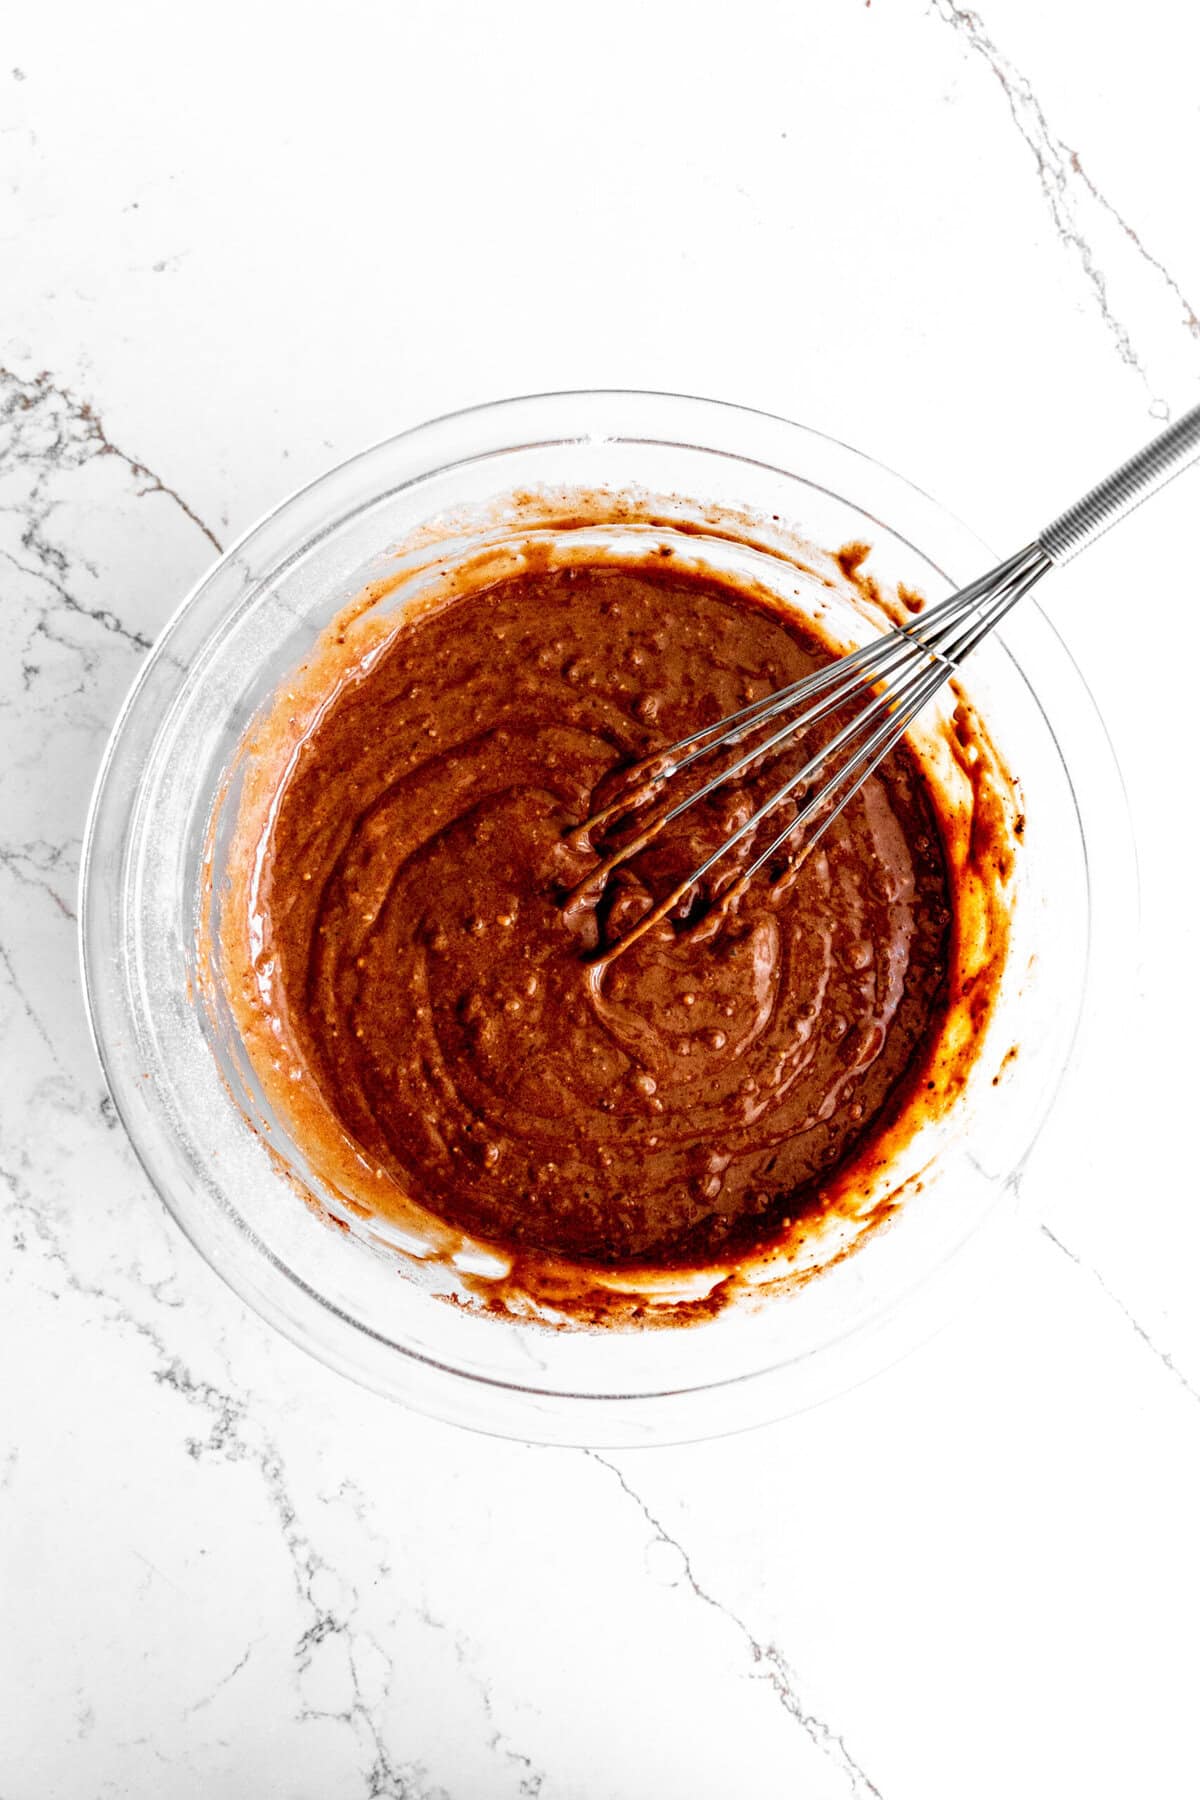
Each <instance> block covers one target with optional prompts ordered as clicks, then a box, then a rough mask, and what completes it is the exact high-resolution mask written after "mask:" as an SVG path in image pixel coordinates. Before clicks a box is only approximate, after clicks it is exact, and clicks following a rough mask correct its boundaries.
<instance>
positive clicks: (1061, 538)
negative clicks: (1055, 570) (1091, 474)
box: [1038, 406, 1200, 563]
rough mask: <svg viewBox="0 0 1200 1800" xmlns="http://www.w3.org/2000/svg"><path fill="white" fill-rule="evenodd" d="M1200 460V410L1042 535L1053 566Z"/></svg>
mask: <svg viewBox="0 0 1200 1800" xmlns="http://www.w3.org/2000/svg"><path fill="white" fill-rule="evenodd" d="M1198 456H1200V406H1193V407H1192V409H1191V411H1190V412H1185V413H1184V414H1183V416H1182V418H1179V419H1176V421H1175V423H1174V424H1173V425H1168V426H1167V429H1166V430H1165V431H1163V432H1160V433H1159V435H1158V436H1157V437H1156V438H1152V439H1151V440H1150V442H1149V443H1148V444H1147V445H1146V446H1145V448H1144V449H1142V450H1139V451H1138V453H1137V455H1136V456H1131V457H1130V458H1129V461H1128V462H1124V463H1122V464H1121V466H1120V468H1119V469H1114V470H1113V472H1112V474H1111V475H1106V476H1105V478H1104V480H1103V481H1101V482H1100V483H1099V484H1098V485H1097V486H1096V487H1094V488H1092V490H1091V492H1090V493H1087V494H1085V495H1084V496H1083V498H1082V500H1077V501H1076V502H1075V504H1074V506H1068V508H1067V510H1066V512H1065V513H1061V514H1060V515H1059V517H1058V518H1057V519H1055V521H1054V523H1053V524H1052V525H1047V527H1046V529H1045V530H1044V531H1043V532H1040V533H1039V535H1038V543H1039V544H1040V545H1041V546H1042V549H1043V550H1044V551H1045V552H1046V555H1047V556H1048V557H1049V558H1050V560H1051V562H1055V563H1065V562H1068V561H1069V560H1070V558H1071V557H1072V556H1075V555H1077V554H1078V553H1079V551H1080V550H1086V549H1087V547H1088V545H1089V544H1092V543H1094V542H1095V540H1096V539H1097V538H1098V537H1099V536H1100V534H1101V533H1102V532H1105V531H1107V530H1108V528H1109V526H1110V525H1115V524H1116V523H1117V520H1118V519H1123V518H1125V516H1126V515H1127V514H1128V513H1131V512H1132V511H1133V509H1134V507H1135V506H1140V505H1141V503H1142V501H1143V500H1145V499H1146V498H1147V497H1148V496H1149V495H1150V494H1152V493H1154V491H1155V490H1156V489H1157V488H1160V487H1163V486H1164V485H1165V484H1166V483H1167V482H1168V481H1170V479H1171V477H1172V476H1173V475H1178V473H1179V471H1180V470H1181V469H1183V468H1186V466H1187V464H1188V463H1190V462H1192V461H1194V460H1195V458H1196V457H1198Z"/></svg>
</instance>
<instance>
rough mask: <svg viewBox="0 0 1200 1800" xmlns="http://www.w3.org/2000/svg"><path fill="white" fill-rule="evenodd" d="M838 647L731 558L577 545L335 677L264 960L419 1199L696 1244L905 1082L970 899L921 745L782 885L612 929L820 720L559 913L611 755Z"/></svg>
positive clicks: (791, 675) (598, 1251)
mask: <svg viewBox="0 0 1200 1800" xmlns="http://www.w3.org/2000/svg"><path fill="white" fill-rule="evenodd" d="M826 660H828V652H827V651H826V650H825V649H824V648H823V647H822V646H821V645H820V644H819V643H818V642H817V641H816V640H815V639H814V638H812V637H810V636H809V635H808V633H807V632H806V630H805V628H804V627H803V626H802V625H801V624H800V623H798V622H797V621H795V620H794V619H791V618H790V617H788V616H786V615H784V614H782V613H780V612H779V611H777V610H775V609H773V608H772V607H770V606H769V605H767V604H765V603H764V602H762V601H760V600H758V599H755V598H754V597H752V596H749V595H747V594H744V593H741V592H739V591H737V590H734V589H731V588H728V587H726V586H724V585H722V584H721V583H719V582H717V581H715V580H712V581H709V580H706V579H703V578H700V577H691V576H689V577H684V576H680V575H676V574H674V573H673V572H672V571H671V570H670V568H669V565H667V564H660V565H657V566H650V565H647V566H646V567H634V568H630V569H629V570H614V569H613V568H611V567H596V568H582V569H571V570H560V571H557V572H546V573H529V574H525V575H522V576H518V577H515V578H513V579H510V580H508V581H505V582H502V583H500V584H498V585H496V586H494V587H492V588H490V589H488V590H486V591H484V592H482V593H476V594H471V595H467V596H465V597H463V598H462V599H460V600H457V601H454V602H451V603H450V604H449V605H447V606H445V607H443V608H442V609H441V610H440V611H437V612H435V613H433V614H431V615H429V616H427V617H425V618H424V619H423V620H420V621H418V622H416V623H414V624H412V625H410V626H408V627H406V628H404V629H402V630H400V631H399V632H398V633H397V634H396V635H395V637H394V639H393V640H392V641H391V642H390V643H389V644H388V645H387V647H386V648H385V649H384V651H383V653H382V654H381V655H380V656H379V657H378V658H377V659H376V660H375V661H374V662H373V664H372V666H371V667H370V668H369V670H368V671H366V672H359V673H358V674H357V675H356V676H355V677H354V678H353V679H350V680H348V681H346V682H345V683H344V684H343V686H342V688H341V690H340V691H339V693H338V694H337V695H336V696H335V697H334V698H333V699H332V700H331V701H330V703H329V704H328V705H327V706H326V707H325V708H324V710H323V712H322V714H321V716H320V717H319V718H318V720H317V722H316V723H315V725H314V726H313V727H312V728H311V729H310V730H309V731H308V732H307V735H306V736H305V737H304V739H303V741H302V743H301V744H300V746H299V749H298V751H297V754H296V756H295V757H294V758H293V761H292V765H291V768H290V771H289V773H288V776H287V778H286V780H285V782H284V783H283V785H282V787H281V789H280V791H279V793H278V795H277V797H276V801H275V804H274V806H273V809H272V816H271V819H270V823H269V826H268V829H267V831H266V833H265V835H264V837H263V839H262V842H261V844H260V846H259V849H258V875H257V877H256V881H255V885H254V914H255V917H254V923H253V930H252V933H251V936H252V939H253V941H254V943H255V945H256V946H257V953H256V962H257V963H258V965H259V966H260V968H268V967H269V969H270V971H271V978H270V981H269V982H260V989H261V992H262V994H263V1005H264V1006H269V1008H270V1009H271V1010H272V1011H273V1012H274V1014H275V1015H276V1017H275V1021H274V1025H273V1028H274V1029H275V1030H276V1031H277V1034H278V1035H279V1036H281V1037H286V1039H287V1040H288V1042H289V1043H290V1045H291V1047H292V1050H293V1053H294V1054H295V1055H297V1056H298V1057H299V1058H300V1059H301V1060H302V1061H303V1063H304V1064H305V1065H306V1066H307V1068H308V1069H309V1070H310V1071H311V1073H312V1075H313V1077H314V1079H315V1081H316V1083H317V1084H318V1086H319V1088H320V1089H321V1091H322V1093H323V1095H324V1098H325V1101H326V1103H327V1104H328V1106H329V1108H330V1111H331V1112H332V1113H333V1114H334V1115H335V1117H336V1118H337V1119H338V1120H339V1121H340V1122H341V1124H342V1126H343V1127H344V1128H345V1130H346V1131H347V1132H348V1133H349V1134H350V1135H351V1137H352V1138H353V1139H354V1140H355V1141H356V1142H357V1143H358V1144H359V1145H360V1146H361V1147H362V1149H363V1150H364V1152H365V1153H366V1156H367V1157H368V1158H369V1160H370V1161H371V1162H372V1163H373V1164H374V1165H376V1166H377V1167H378V1168H379V1169H382V1170H386V1171H387V1172H388V1173H389V1174H390V1175H392V1176H394V1177H395V1179H396V1181H397V1182H398V1183H399V1185H400V1186H401V1188H402V1189H403V1190H404V1192H405V1193H407V1194H408V1195H409V1196H411V1198H412V1199H414V1200H416V1201H418V1202H419V1203H420V1204H421V1205H422V1206H424V1207H426V1208H428V1209H429V1210H430V1211H432V1212H433V1213H435V1214H437V1215H439V1216H440V1217H441V1218H443V1219H445V1220H448V1221H450V1222H451V1223H453V1224H454V1225H456V1226H459V1227H461V1228H462V1229H464V1230H466V1231H469V1232H471V1233H473V1234H477V1235H479V1236H482V1237H484V1238H486V1239H489V1240H491V1241H492V1242H494V1243H497V1244H500V1245H502V1246H505V1247H509V1248H513V1249H517V1250H520V1251H526V1252H528V1251H534V1252H537V1251H541V1252H547V1253H555V1254H558V1255H561V1256H564V1257H568V1258H572V1259H578V1260H583V1261H591V1262H595V1263H599V1264H604V1265H608V1266H614V1265H650V1266H659V1267H673V1266H683V1265H688V1264H692V1263H699V1262H703V1261H705V1260H706V1259H707V1258H709V1257H712V1256H714V1255H723V1254H728V1253H730V1252H733V1253H741V1252H742V1251H743V1250H749V1249H751V1248H754V1247H756V1246H759V1245H761V1244H763V1243H766V1242H768V1241H769V1240H770V1239H771V1238H772V1237H773V1236H774V1235H776V1234H778V1233H779V1231H780V1230H781V1229H782V1228H783V1226H784V1224H785V1223H790V1222H791V1221H792V1220H794V1219H795V1218H797V1217H799V1216H801V1215H802V1214H803V1213H804V1212H805V1211H806V1210H808V1209H812V1208H815V1207H816V1206H818V1205H819V1201H820V1190H821V1184H822V1181H823V1180H824V1179H826V1178H827V1177H828V1176H829V1175H830V1174H831V1173H832V1172H833V1171H834V1170H835V1169H836V1168H837V1167H838V1166H839V1165H840V1164H842V1163H843V1162H844V1161H845V1160H846V1159H847V1157H848V1156H849V1155H850V1154H851V1152H852V1151H854V1150H855V1149H856V1148H857V1147H859V1146H861V1144H862V1142H863V1140H864V1138H865V1137H866V1136H867V1135H869V1134H870V1133H871V1131H872V1129H873V1128H878V1126H879V1125H880V1123H881V1122H882V1121H883V1120H884V1119H886V1118H888V1117H890V1116H891V1115H892V1114H894V1112H895V1110H896V1109H897V1107H898V1106H899V1105H900V1104H902V1102H903V1099H904V1096H905V1094H906V1092H907V1091H908V1090H909V1089H911V1087H912V1086H913V1084H914V1082H915V1081H916V1079H917V1078H918V1076H919V1072H920V1067H921V1063H922V1058H923V1054H924V1050H925V1047H926V1046H927V1044H928V1043H929V1041H930V1040H931V1037H932V1036H933V1035H934V1034H935V1033H936V1029H937V1023H938V1020H939V1017H940V1009H941V1006H942V997H943V989H944V985H945V972H946V959H947V944H948V934H949V930H950V918H951V913H950V906H951V902H950V897H949V886H948V881H947V875H946V870H945V866H944V859H943V853H942V848H941V840H940V837H939V832H938V828H937V824H936V820H935V815H934V811H933V808H932V806H931V803H930V800H929V798H928V795H927V793H926V790H925V787H924V783H923V781H922V778H921V777H920V775H919V773H918V771H917V768H916V764H915V762H914V761H913V760H912V759H911V758H910V756H909V755H908V753H907V752H902V753H898V754H896V755H894V756H893V757H892V758H891V759H890V760H889V762H888V763H887V764H886V765H885V766H884V768H883V770H882V771H881V772H880V774H879V775H878V776H876V777H874V778H872V780H871V781H870V782H869V783H868V784H867V786H866V787H865V789H864V790H863V792H862V793H861V795H860V796H859V797H858V798H857V799H856V800H855V801H854V802H853V803H852V805H851V806H850V807H849V809H848V810H847V812H846V813H845V814H844V815H843V816H842V817H841V818H840V819H839V820H837V821H836V823H835V824H834V825H833V827H832V828H831V829H830V831H829V832H828V834H827V835H826V837H825V838H824V839H823V841H822V843H821V845H820V846H819V847H818V849H817V850H816V851H815V852H814V853H813V855H812V856H811V857H810V858H809V859H808V860H807V861H806V862H805V863H804V865H803V866H802V869H801V871H800V873H799V876H798V877H797V879H796V880H795V881H794V883H792V885H790V886H787V885H786V884H780V885H779V886H778V887H773V886H772V883H771V881H770V879H769V878H764V877H759V878H758V879H756V881H755V883H754V884H753V885H752V887H751V888H750V890H749V892H748V893H747V895H746V896H745V898H744V899H743V900H742V902H741V903H740V905H739V906H738V908H737V909H736V911H735V912H734V914H733V915H732V916H731V917H730V918H729V919H728V920H727V921H726V922H725V923H724V924H723V925H722V926H721V929H720V930H719V932H718V933H717V934H716V936H715V937H714V938H713V940H712V941H711V942H706V943H701V942H698V941H696V939H695V938H694V937H689V936H688V935H687V923H688V922H687V921H686V920H671V921H665V922H664V923H663V924H662V925H660V926H658V927H656V928H655V930H654V931H653V932H652V933H651V934H649V935H647V936H646V937H645V938H643V939H641V940H640V941H639V942H638V943H637V944H636V945H634V946H633V947H632V948H631V949H630V950H629V951H628V952H626V953H625V954H623V955H622V956H621V957H619V958H617V959H616V960H615V961H614V962H612V963H611V964H607V965H604V966H601V967H597V966H596V964H595V963H594V961H591V960H589V959H590V958H591V957H592V956H594V953H595V950H596V949H597V948H601V949H602V948H603V946H604V945H605V944H606V943H609V942H611V941H612V940H613V938H614V937H615V936H616V935H618V934H619V933H620V932H621V930H622V929H623V928H625V927H626V926H627V925H628V923H629V922H630V921H631V920H633V919H636V918H637V917H639V916H641V914H642V913H644V912H645V911H646V910H647V909H648V908H649V906H650V904H651V903H652V901H653V900H654V899H656V898H658V897H660V896H661V895H663V894H664V893H666V892H668V891H669V890H670V887H671V886H672V885H674V883H675V882H676V881H677V880H678V879H679V877H680V876H681V875H682V874H684V873H685V872H687V870H688V869H690V868H691V867H693V866H695V864H696V863H697V862H698V861H699V860H700V859H701V857H702V856H703V855H704V854H705V853H706V852H707V850H708V849H710V848H712V847H713V846H715V844H716V843H717V842H718V841H719V838H720V837H721V836H723V835H725V833H726V831H727V830H728V828H729V826H730V825H731V824H732V823H734V822H736V821H738V820H740V819H743V818H745V817H746V816H747V815H748V812H749V810H750V808H751V806H752V805H753V804H754V803H755V801H756V799H757V798H758V797H761V796H765V794H766V793H768V792H769V791H771V790H772V789H773V788H774V787H776V786H777V785H778V782H779V780H780V779H781V777H782V776H784V775H786V774H787V773H788V772H789V770H790V769H791V768H794V767H795V766H796V761H795V756H796V755H798V752H797V753H793V757H792V759H791V760H789V759H787V758H785V759H784V760H783V761H780V762H775V763H774V764H772V766H771V767H770V768H769V769H766V770H762V771H758V772H756V773H754V774H753V776H752V778H751V779H750V780H749V782H748V783H743V784H739V785H731V786H729V787H727V788H724V789H722V790H721V792H720V793H719V794H718V795H717V796H715V797H714V799H713V800H712V801H710V802H708V803H706V804H705V805H704V806H703V807H702V808H698V809H697V810H696V812H695V814H693V815H689V817H688V818H687V819H686V820H685V821H681V822H680V824H679V825H678V826H676V827H673V828H672V829H671V830H670V831H668V832H667V833H666V834H665V835H664V836H663V837H662V838H661V839H660V840H658V841H657V842H656V843H654V844H653V845H651V846H650V847H649V848H647V849H646V850H645V851H644V852H642V853H641V854H640V855H639V856H637V857H636V858H635V859H634V860H633V862H632V863H631V864H630V865H629V866H628V867H627V868H626V869H624V870H623V871H621V872H620V873H619V874H617V875H615V876H614V877H612V878H611V879H610V880H609V881H607V882H606V883H605V884H604V885H603V888H602V891H601V892H600V894H599V895H598V896H597V897H595V898H594V900H589V901H588V902H587V903H586V904H584V905H582V906H576V907H574V908H572V909H570V911H569V913H568V914H567V916H565V917H564V913H563V899H564V897H565V895H566V894H567V893H568V892H569V891H570V889H571V888H572V887H573V886H575V884H576V883H578V882H579V881H580V880H581V879H582V877H583V876H585V875H586V874H587V872H588V870H589V868H591V867H593V866H594V865H595V863H596V860H597V854H598V849H599V848H600V847H598V846H597V847H589V846H587V845H582V846H581V845H579V843H578V842H577V841H574V842H573V841H572V839H571V836H570V833H571V828H572V827H574V826H577V825H578V823H579V821H581V820H582V819H584V818H586V817H587V816H588V815H589V813H590V812H591V811H592V810H593V808H594V806H595V804H596V801H597V797H599V798H600V799H603V798H604V796H605V794H606V793H607V792H608V791H609V790H610V789H611V786H612V783H613V780H614V771H615V770H618V769H619V768H620V767H621V766H623V765H625V764H628V763H629V762H630V761H633V760H636V759H638V758H640V757H644V756H646V755H647V754H649V753H651V752H653V751H654V750H655V749H657V748H659V747H661V746H663V745H665V744H667V743H669V742H671V741H672V740H674V739H675V738H677V737H679V736H681V735H682V734H684V733H685V732H687V731H689V730H692V729H694V728H695V727H696V726H698V725H701V724H704V723H707V722H710V721H711V720H714V719H716V718H719V717H721V716H723V715H724V714H726V713H729V712H731V711H733V710H734V709H736V708H737V707H739V706H742V705H744V704H745V703H746V702H747V701H748V700H750V699H754V698H757V697H759V696H761V695H764V694H766V693H768V692H769V691H770V690H772V689H774V688H776V687H778V686H780V685H782V684H783V683H785V682H788V681H792V680H795V679H797V678H798V677H800V676H801V675H803V674H805V673H807V672H809V671H810V670H811V669H812V668H814V667H815V666H817V665H818V664H819V663H821V662H824V661H826ZM826 731H828V726H827V727H826ZM773 823H774V822H773ZM775 828H776V829H777V828H778V825H777V823H775ZM708 898H709V897H708V896H706V895H703V894H702V895H700V896H698V898H697V900H696V902H695V905H694V908H693V917H695V916H698V915H700V914H702V913H703V910H704V907H705V905H706V903H707V900H708Z"/></svg>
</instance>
